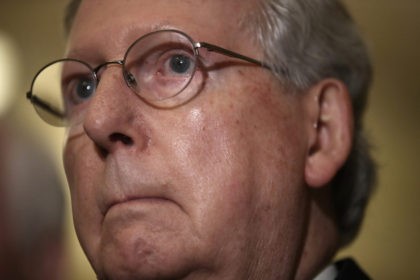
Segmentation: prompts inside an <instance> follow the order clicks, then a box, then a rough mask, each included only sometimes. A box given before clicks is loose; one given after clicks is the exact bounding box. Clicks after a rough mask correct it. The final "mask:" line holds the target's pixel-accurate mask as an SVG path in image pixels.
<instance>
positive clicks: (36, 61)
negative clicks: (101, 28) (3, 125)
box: [0, 0, 420, 280]
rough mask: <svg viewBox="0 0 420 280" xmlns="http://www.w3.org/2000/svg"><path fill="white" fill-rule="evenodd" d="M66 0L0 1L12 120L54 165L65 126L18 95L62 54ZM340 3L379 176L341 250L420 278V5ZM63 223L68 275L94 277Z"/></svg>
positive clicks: (379, 269)
mask: <svg viewBox="0 0 420 280" xmlns="http://www.w3.org/2000/svg"><path fill="white" fill-rule="evenodd" d="M64 2H65V1H63V0H39V1H29V0H13V1H12V0H1V2H0V31H4V32H7V33H8V35H9V36H11V37H12V38H13V40H14V41H15V47H16V50H17V52H18V53H19V56H18V59H17V60H16V63H17V64H18V65H19V66H20V67H19V69H20V70H19V71H20V72H19V73H20V74H19V75H18V76H17V77H16V80H15V87H14V88H15V90H14V91H13V92H12V93H13V94H14V95H16V96H18V97H17V98H16V101H15V103H14V105H15V106H14V107H13V108H12V110H11V112H10V117H11V118H12V119H13V120H14V121H16V122H17V125H19V126H22V127H24V128H25V129H27V130H29V131H31V132H32V133H33V135H34V137H35V139H37V140H38V141H39V142H40V143H41V144H44V145H45V146H46V147H49V150H50V151H51V153H52V156H53V157H54V158H55V159H56V161H57V164H61V163H60V162H61V160H60V157H61V156H60V153H61V144H62V133H63V131H62V130H59V129H54V128H51V127H48V126H47V125H44V124H43V123H42V122H41V121H39V120H38V119H37V117H36V115H35V114H34V112H33V110H32V108H31V107H30V106H29V105H28V104H27V103H26V102H25V100H24V98H23V97H24V93H25V92H26V90H27V89H28V87H29V84H30V81H31V78H32V75H33V74H34V73H35V72H36V70H38V68H39V67H41V66H43V64H44V63H46V62H48V61H50V60H52V59H55V58H58V57H60V56H61V53H62V52H63V49H64V40H63V36H62V32H61V30H62V25H61V18H62V9H63V7H64ZM346 3H348V5H349V7H350V10H351V12H352V13H353V15H354V17H355V18H356V20H357V21H358V23H359V25H360V27H361V29H362V32H363V34H364V36H365V38H366V39H367V41H368V44H369V46H370V48H371V50H372V55H373V58H374V61H375V71H376V74H375V83H374V86H373V88H372V95H371V98H370V108H369V112H368V113H367V115H366V121H367V125H366V126H367V129H368V131H369V133H370V136H371V139H372V140H373V141H374V144H375V152H374V154H375V157H376V159H377V161H378V163H379V166H380V178H379V185H378V189H377V192H376V194H375V196H374V198H373V200H372V202H371V205H370V207H369V210H368V216H367V219H366V221H365V224H364V228H363V230H362V232H361V235H360V238H359V239H358V240H357V241H356V242H355V243H354V244H353V245H352V246H351V247H349V248H347V249H346V250H344V251H343V252H342V253H341V254H340V255H352V256H355V257H356V258H357V259H358V261H359V262H360V263H361V264H362V266H364V267H365V268H366V269H367V270H368V271H369V272H370V274H371V275H372V276H373V277H374V278H375V279H420V257H419V256H418V253H419V252H420V242H419V241H418V239H419V238H420V218H419V216H418V215H419V214H420V179H418V177H417V175H418V174H416V173H417V172H420V169H419V166H418V165H417V162H416V160H417V159H418V157H420V147H419V144H420V125H419V121H420V109H419V108H418V107H419V105H420V86H419V83H418V81H420V78H419V74H420V71H419V65H420V52H419V49H420V47H419V46H420V2H419V1H418V0H400V1H393V0H347V1H346ZM0 63H4V62H2V61H0ZM1 79H2V77H0V82H1ZM0 100H1V99H0ZM52 144H53V145H52ZM68 225H69V226H68V228H69V230H68V243H69V246H68V250H69V254H70V266H69V268H68V269H69V278H68V279H70V280H73V279H74V280H76V279H87V278H92V279H93V276H92V274H91V272H90V269H89V266H88V265H87V263H86V261H85V259H84V257H83V255H82V253H81V251H80V249H77V248H78V245H77V241H76V240H75V237H74V233H73V230H72V227H71V218H70V215H68Z"/></svg>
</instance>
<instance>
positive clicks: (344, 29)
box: [248, 0, 376, 246]
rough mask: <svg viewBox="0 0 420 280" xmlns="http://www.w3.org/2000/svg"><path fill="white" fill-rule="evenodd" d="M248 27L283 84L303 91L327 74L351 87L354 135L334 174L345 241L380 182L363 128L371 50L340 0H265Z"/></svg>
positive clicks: (350, 237)
mask: <svg viewBox="0 0 420 280" xmlns="http://www.w3.org/2000/svg"><path fill="white" fill-rule="evenodd" d="M250 17H251V20H250V21H248V22H251V23H253V24H250V25H249V26H248V28H251V31H252V32H253V33H254V34H256V40H257V43H258V44H259V45H260V46H261V47H262V48H263V50H264V55H265V58H264V61H265V62H266V63H267V64H269V65H271V66H272V68H273V69H275V71H274V72H275V74H276V75H277V77H278V78H279V79H280V80H281V81H282V83H283V84H284V85H287V86H289V87H291V88H292V89H295V90H296V91H302V90H305V89H307V88H309V87H310V86H312V85H314V84H316V83H317V82H319V81H321V80H323V79H325V78H336V79H339V80H341V81H342V82H343V83H344V84H345V85H346V86H347V87H348V89H349V92H350V95H351V100H352V105H353V118H354V121H355V135H354V139H353V147H352V150H351V153H350V156H349V157H348V159H347V161H346V163H345V164H344V166H343V167H342V168H341V170H340V171H339V172H338V173H337V174H336V176H335V178H334V179H333V180H332V182H331V184H332V188H333V196H334V197H333V199H334V207H335V211H336V212H335V214H336V217H337V226H338V229H339V231H340V234H341V245H342V246H344V245H346V244H348V243H350V242H351V241H352V240H353V239H354V238H355V236H356V235H357V233H358V231H359V228H360V225H361V223H362V220H363V217H364V212H365V208H366V205H367V202H368V200H369V197H370V196H371V194H372V192H373V188H374V184H375V182H376V167H375V163H374V161H373V159H372V157H371V155H370V147H369V144H368V141H367V140H366V137H365V135H364V131H363V124H362V118H363V112H364V110H365V107H366V100H367V95H368V89H369V86H370V83H371V78H372V67H371V64H370V59H369V55H368V52H367V49H366V46H365V45H364V42H363V40H362V39H361V36H360V35H359V32H358V30H357V28H356V26H355V23H354V21H353V20H352V18H351V16H350V15H349V13H348V12H347V10H346V8H345V7H344V5H343V3H341V1H339V0H261V1H260V3H259V9H257V11H256V13H253V14H251V15H250Z"/></svg>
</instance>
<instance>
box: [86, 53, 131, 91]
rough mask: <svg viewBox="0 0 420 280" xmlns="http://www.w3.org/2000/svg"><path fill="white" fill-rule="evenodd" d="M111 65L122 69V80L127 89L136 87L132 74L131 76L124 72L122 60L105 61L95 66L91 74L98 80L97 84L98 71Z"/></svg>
mask: <svg viewBox="0 0 420 280" xmlns="http://www.w3.org/2000/svg"><path fill="white" fill-rule="evenodd" d="M113 64H116V65H120V66H121V67H122V72H123V76H124V80H125V82H126V83H127V86H128V87H130V88H132V87H133V86H136V85H137V81H136V78H135V77H134V76H133V74H131V73H129V72H127V71H126V70H125V67H124V60H113V61H107V62H104V63H102V64H100V65H98V66H96V67H95V68H94V69H93V73H94V74H95V76H96V78H97V79H98V82H99V71H100V70H101V69H102V68H104V67H105V68H106V67H107V66H109V65H113Z"/></svg>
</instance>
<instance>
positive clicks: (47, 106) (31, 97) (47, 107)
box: [26, 91, 64, 119]
mask: <svg viewBox="0 0 420 280" xmlns="http://www.w3.org/2000/svg"><path fill="white" fill-rule="evenodd" d="M26 98H27V99H29V100H30V101H31V103H32V104H34V105H36V106H38V107H40V108H41V109H44V110H46V111H48V112H50V113H51V114H53V115H54V116H56V117H59V118H61V119H64V114H63V113H60V112H59V111H58V110H57V109H56V108H54V107H52V106H51V105H50V104H48V103H46V102H44V101H43V100H41V99H39V98H38V97H36V96H35V95H32V92H30V91H29V92H27V93H26Z"/></svg>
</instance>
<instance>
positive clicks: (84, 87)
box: [77, 80, 94, 99]
mask: <svg viewBox="0 0 420 280" xmlns="http://www.w3.org/2000/svg"><path fill="white" fill-rule="evenodd" d="M93 91H94V87H93V84H92V81H91V80H81V81H80V83H79V85H78V86H77V95H78V96H79V97H80V98H83V99H86V98H89V97H90V96H91V95H92V94H93Z"/></svg>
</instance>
